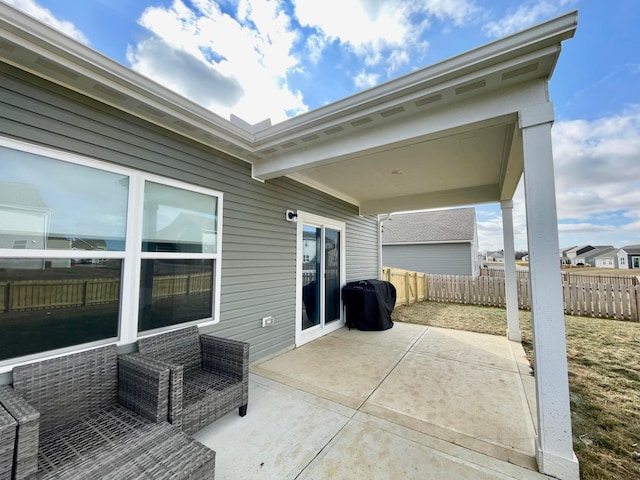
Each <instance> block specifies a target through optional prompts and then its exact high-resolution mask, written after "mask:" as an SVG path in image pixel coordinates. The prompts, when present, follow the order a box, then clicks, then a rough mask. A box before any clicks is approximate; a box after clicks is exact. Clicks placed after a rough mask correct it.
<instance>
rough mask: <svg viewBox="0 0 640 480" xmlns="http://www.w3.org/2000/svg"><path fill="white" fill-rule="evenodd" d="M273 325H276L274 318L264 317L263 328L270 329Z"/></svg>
mask: <svg viewBox="0 0 640 480" xmlns="http://www.w3.org/2000/svg"><path fill="white" fill-rule="evenodd" d="M273 324H274V320H273V317H264V318H263V319H262V326H263V327H270V326H271V325H273Z"/></svg>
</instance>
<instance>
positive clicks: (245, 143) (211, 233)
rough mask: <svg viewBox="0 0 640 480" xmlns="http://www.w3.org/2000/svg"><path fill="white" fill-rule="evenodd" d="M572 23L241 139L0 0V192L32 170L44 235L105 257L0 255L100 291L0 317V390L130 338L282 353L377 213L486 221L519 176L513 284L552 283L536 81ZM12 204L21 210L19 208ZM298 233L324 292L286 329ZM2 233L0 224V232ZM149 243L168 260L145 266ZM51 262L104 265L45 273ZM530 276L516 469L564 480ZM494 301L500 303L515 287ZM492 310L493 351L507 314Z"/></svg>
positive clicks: (543, 78) (315, 332)
mask: <svg viewBox="0 0 640 480" xmlns="http://www.w3.org/2000/svg"><path fill="white" fill-rule="evenodd" d="M576 28H577V12H570V13H567V14H565V15H563V16H560V17H558V18H555V19H552V20H549V21H548V22H545V23H543V24H541V25H536V26H534V27H531V28H529V29H527V30H524V31H522V32H518V33H514V34H511V35H509V36H508V37H505V38H503V39H500V40H497V41H495V42H492V43H490V44H487V45H484V46H481V47H478V48H475V49H473V50H470V51H468V52H466V53H463V54H461V55H458V56H456V57H453V58H451V59H446V60H443V61H441V62H439V63H438V64H436V65H433V66H430V67H426V68H423V69H416V70H413V71H412V72H411V73H409V74H407V75H405V76H403V77H400V78H398V79H393V80H390V81H387V82H385V83H382V84H380V85H378V86H376V87H373V88H371V89H368V90H365V91H362V92H359V93H356V94H354V95H351V96H349V97H347V98H344V99H342V100H338V101H336V102H334V103H331V104H327V105H324V106H322V107H320V108H318V109H316V110H312V111H310V112H307V113H304V114H301V115H299V116H297V117H294V118H291V119H288V120H285V121H283V122H280V123H278V124H275V125H272V124H271V122H270V121H264V122H261V123H259V124H256V125H250V124H248V123H246V122H243V121H242V120H240V119H237V118H236V117H234V116H232V117H231V119H230V120H227V119H224V118H222V117H220V116H218V115H216V114H214V113H212V112H211V111H209V110H207V109H206V108H204V107H202V106H201V105H199V104H198V103H196V102H193V101H190V100H187V99H185V98H184V97H182V96H180V95H178V94H176V93H175V92H173V91H171V90H169V89H167V88H164V87H162V86H160V85H159V84H158V83H156V82H154V81H153V80H151V79H149V78H147V77H144V76H143V75H141V74H139V73H137V72H135V71H132V70H130V69H128V68H126V67H124V66H123V65H121V64H119V63H117V62H115V61H113V60H110V59H109V58H107V57H105V56H104V55H101V54H99V53H97V52H95V51H93V50H91V49H90V48H89V47H87V46H85V45H82V44H80V43H78V42H76V41H75V40H73V39H72V38H71V37H69V36H67V35H65V34H63V33H61V32H59V31H57V30H55V29H53V28H51V27H49V26H47V25H44V24H42V23H41V22H39V21H38V20H36V19H34V18H33V17H30V16H28V15H26V14H23V13H21V12H19V11H17V10H16V9H14V8H12V7H11V6H9V5H8V4H7V3H6V2H0V111H1V112H2V114H1V115H0V159H1V161H2V170H1V171H0V175H2V180H3V181H8V182H13V183H15V182H17V181H19V180H18V179H19V178H21V175H23V174H24V172H25V171H27V172H36V173H37V174H34V175H29V179H28V183H29V184H30V185H31V186H32V188H34V189H35V190H37V191H39V192H40V193H41V194H42V192H43V191H44V190H46V191H52V192H55V195H51V196H47V197H46V198H47V202H48V203H49V201H50V200H49V199H50V198H51V201H55V202H56V205H55V210H54V208H53V207H54V205H48V207H49V208H50V209H52V211H55V212H56V218H55V222H53V221H52V225H55V230H56V232H57V233H58V234H60V235H63V234H64V235H65V236H68V237H69V238H70V236H71V235H74V234H77V236H80V237H81V238H83V239H91V238H97V239H100V238H103V239H105V246H106V248H107V250H90V249H86V250H71V251H69V250H67V249H66V248H64V247H63V248H61V249H54V250H45V249H42V248H41V249H37V250H29V251H28V252H25V251H24V250H18V249H13V248H11V247H9V248H6V247H5V248H0V257H1V258H8V259H11V260H15V259H25V258H31V259H35V260H38V261H44V267H45V269H44V270H43V271H40V270H37V271H36V270H32V271H25V270H22V271H12V270H9V269H7V270H2V269H0V282H3V283H5V282H11V281H13V280H15V279H16V278H17V277H21V278H26V279H27V280H34V283H37V282H39V281H41V280H43V279H46V280H47V282H49V283H55V282H56V281H58V282H62V283H63V284H65V285H67V284H69V285H73V284H75V285H85V286H86V292H85V293H86V295H87V296H90V295H96V294H97V293H100V291H102V290H104V293H102V294H100V295H99V296H98V300H104V299H106V300H105V301H104V302H103V303H101V302H100V301H97V302H96V303H94V304H92V305H91V307H90V308H87V307H86V306H84V305H83V301H84V300H83V299H84V298H85V297H84V295H83V292H82V291H81V289H78V288H76V290H75V293H76V294H78V295H76V296H71V297H70V300H72V304H71V305H69V302H68V300H69V299H68V298H67V303H65V304H64V306H60V307H59V308H44V307H42V306H40V305H37V306H36V307H37V308H33V310H30V311H29V321H28V322H21V321H17V319H18V315H21V314H23V312H17V313H14V312H15V310H13V309H11V310H10V311H8V312H7V311H4V312H3V313H2V320H3V321H2V322H0V383H3V384H6V383H10V381H11V379H10V375H9V373H8V372H10V370H11V369H12V368H13V367H14V366H15V365H16V364H18V363H21V362H26V361H30V360H32V359H34V358H45V357H51V356H54V355H58V354H60V353H61V352H70V351H77V350H80V349H86V348H89V347H92V346H95V345H104V344H110V343H111V344H113V343H116V344H117V345H118V347H119V350H120V352H123V353H125V352H132V351H135V349H136V342H137V340H138V338H141V337H143V336H148V335H152V334H154V333H156V332H162V331H168V330H172V329H177V328H181V327H183V326H185V325H197V326H198V328H199V330H200V331H201V332H202V333H213V334H215V335H219V336H221V337H226V338H235V339H239V340H245V341H247V342H249V343H250V361H251V362H256V361H258V360H259V359H263V358H266V357H268V356H271V355H274V354H277V353H279V352H282V351H284V350H288V349H291V348H294V347H296V346H299V345H302V344H304V343H306V342H308V341H311V340H313V339H315V338H318V337H320V336H322V335H326V334H328V333H330V332H332V331H335V330H337V329H339V328H341V327H342V326H343V325H344V318H343V316H342V314H343V308H342V304H341V300H340V288H341V287H342V286H344V285H345V284H346V283H347V282H350V281H359V280H364V279H369V278H376V277H379V275H380V269H379V266H380V263H379V262H380V260H381V251H380V243H381V242H380V240H381V239H380V233H379V231H380V226H379V215H383V214H388V213H389V212H398V211H418V210H427V209H436V208H446V207H454V206H462V205H475V204H480V203H490V202H499V203H500V204H501V208H502V209H503V213H506V212H507V211H509V210H510V209H511V208H512V199H513V196H514V194H515V191H516V189H517V186H518V185H519V184H520V180H521V178H522V177H523V175H524V176H526V177H527V180H528V181H527V182H524V190H525V195H524V197H525V206H526V209H527V212H528V214H529V215H528V216H529V217H530V218H535V219H537V221H536V222H529V223H528V225H527V229H528V233H529V248H530V249H531V250H532V251H540V252H542V254H541V255H535V256H534V257H533V258H532V263H531V265H530V268H531V271H532V273H534V272H541V273H545V272H546V273H547V274H548V275H552V276H553V277H554V278H555V273H554V269H555V268H557V269H558V274H559V266H558V265H557V264H556V263H555V261H553V262H549V259H550V258H551V259H552V260H553V258H554V257H555V254H556V252H557V250H558V244H557V242H558V235H557V217H556V210H555V198H554V190H553V157H552V136H551V126H552V124H553V121H554V108H553V103H552V102H551V98H550V96H549V89H548V84H549V80H550V78H551V76H552V74H553V71H554V68H555V66H556V65H557V64H558V60H559V58H560V52H561V51H562V48H561V46H562V42H563V41H565V40H567V39H569V38H571V37H573V35H574V34H575V30H576ZM215 90H216V89H215V88H213V89H212V91H214V92H215ZM403 174H404V176H403ZM16 201H17V203H18V206H19V207H21V208H24V209H28V207H29V204H30V200H29V199H28V198H21V197H20V198H17V200H16ZM156 207H157V208H156ZM194 212H196V213H198V214H199V215H206V216H208V217H210V218H215V223H214V224H209V225H208V227H204V228H203V229H202V230H201V231H200V232H198V233H199V234H198V235H197V236H193V235H192V233H193V232H189V235H188V236H187V237H184V236H181V235H182V234H181V233H180V232H183V233H184V232H185V228H186V229H187V230H188V229H191V228H196V227H195V226H194V224H193V222H191V225H190V226H188V227H186V226H185V224H182V225H178V226H179V227H180V228H177V229H175V230H174V231H164V232H162V229H163V228H166V227H167V226H168V225H171V224H172V223H173V222H174V221H175V222H178V223H180V222H183V220H184V217H183V219H182V220H180V219H179V217H180V215H181V214H192V213H194ZM287 212H295V214H296V216H295V217H293V218H292V216H290V215H288V214H287ZM507 215H508V214H507ZM294 220H296V221H294ZM504 224H505V225H506V226H507V228H504V229H503V231H504V232H505V233H504V235H505V237H506V236H511V237H512V236H513V232H512V229H513V225H512V222H508V221H507V222H504ZM61 225H62V226H65V229H64V230H63V229H61V228H60V227H59V226H61ZM78 226H82V228H81V229H77V228H76V227H78ZM201 227H202V226H201ZM307 228H308V229H316V232H317V234H318V235H317V236H316V238H317V242H319V245H318V244H316V251H317V252H320V255H319V258H316V266H317V268H316V274H317V278H318V279H321V280H325V281H318V282H316V285H317V288H316V290H315V292H312V293H314V294H315V295H316V298H315V299H314V300H315V302H314V304H315V305H316V306H317V307H318V308H316V309H314V312H313V318H309V319H308V320H310V321H308V322H306V323H304V322H303V319H304V315H303V310H304V305H303V264H304V258H303V257H304V247H303V231H304V230H305V229H307ZM15 230H17V229H16V227H15V225H14V222H10V223H8V224H7V223H5V222H0V234H4V235H9V236H11V235H13V236H15ZM37 233H39V231H38V232H37ZM107 235H108V236H107ZM159 237H161V238H159ZM167 237H173V238H167ZM42 238H46V237H45V236H44V235H43V236H42ZM39 239H40V237H38V240H36V241H39ZM13 240H14V241H15V240H21V239H18V238H14V239H13ZM34 240H35V237H34ZM156 240H162V242H163V243H165V244H166V243H176V244H177V245H176V248H175V249H171V248H167V249H164V248H160V249H158V248H155V249H154V248H153V247H154V245H152V244H153V243H154V242H155V241H156ZM196 240H197V241H196ZM156 243H157V242H156ZM187 243H188V244H189V248H188V249H187V250H188V251H183V249H182V246H183V245H185V244H187ZM12 244H13V241H12ZM155 246H156V247H157V245H155ZM159 250H171V251H159ZM52 257H55V258H56V259H64V258H78V259H81V260H91V261H93V260H96V259H97V260H100V259H106V260H107V261H106V262H104V263H100V264H94V263H91V264H84V263H83V264H80V265H78V264H76V265H74V266H73V267H72V268H65V269H62V268H61V269H51V268H47V263H46V261H47V259H49V258H52ZM71 277H73V278H71ZM160 277H161V278H160ZM191 277H193V278H211V279H212V280H211V282H210V285H211V286H212V289H211V294H202V289H197V290H196V292H195V293H194V294H193V295H191V294H190V288H189V283H188V279H189V278H191ZM545 278H547V277H545V275H531V287H532V288H531V292H532V295H533V298H532V301H531V308H532V319H533V322H532V325H533V329H534V332H535V338H536V341H535V342H534V345H533V348H534V352H533V353H534V357H535V358H536V382H535V383H536V392H537V397H538V398H541V399H551V401H545V402H541V404H540V405H538V408H537V416H538V425H539V429H540V432H539V437H538V438H539V439H540V441H539V442H537V443H536V452H535V454H536V458H537V459H538V464H539V465H541V468H542V470H543V473H545V474H548V475H550V476H554V477H563V478H572V479H574V478H577V473H578V464H577V460H576V457H575V454H574V452H573V449H572V439H571V423H570V422H571V416H570V411H569V405H570V402H569V388H568V382H567V378H568V373H567V367H566V361H564V359H566V348H565V343H564V338H565V331H564V323H563V318H564V313H563V310H562V301H561V296H562V292H560V291H557V289H555V288H554V285H551V284H549V282H546V281H545ZM88 279H89V280H91V282H88V281H86V280H88ZM67 280H70V281H69V282H67ZM49 283H48V284H49ZM89 283H91V285H89ZM89 287H91V288H89ZM205 290H206V289H205ZM507 291H508V292H509V291H511V293H508V295H510V300H515V298H514V295H515V294H516V293H517V290H516V289H515V288H513V289H511V290H509V289H507ZM198 292H199V293H198ZM67 297H69V296H68V295H67ZM3 300H4V299H3ZM45 301H46V299H45V300H43V302H45ZM52 301H56V300H55V299H53V300H52ZM509 305H514V302H507V317H508V323H509V325H510V326H509V333H510V335H515V334H516V333H519V326H518V318H517V313H518V312H517V302H515V306H516V309H513V308H509ZM31 306H33V305H31ZM514 314H515V315H514ZM14 315H15V316H14ZM269 317H271V318H270V321H269V322H265V321H263V319H266V318H269ZM20 318H21V317H20ZM311 320H312V321H311ZM542 346H544V349H542ZM566 472H570V475H566V474H565V473H566Z"/></svg>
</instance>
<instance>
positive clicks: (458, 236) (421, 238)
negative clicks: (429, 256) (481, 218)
mask: <svg viewBox="0 0 640 480" xmlns="http://www.w3.org/2000/svg"><path fill="white" fill-rule="evenodd" d="M475 224H476V209H475V208H457V209H453V210H436V211H431V212H418V213H401V214H394V215H392V216H391V219H390V220H385V221H384V223H383V229H382V243H383V244H389V243H426V242H449V241H459V242H471V241H472V240H473V237H474V234H475V229H476V227H475Z"/></svg>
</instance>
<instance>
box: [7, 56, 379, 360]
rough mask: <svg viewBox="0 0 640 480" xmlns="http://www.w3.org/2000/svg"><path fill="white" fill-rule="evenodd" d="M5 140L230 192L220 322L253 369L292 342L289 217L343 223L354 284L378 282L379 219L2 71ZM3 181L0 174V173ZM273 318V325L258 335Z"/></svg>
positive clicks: (292, 230) (220, 331)
mask: <svg viewBox="0 0 640 480" xmlns="http://www.w3.org/2000/svg"><path fill="white" fill-rule="evenodd" d="M0 79H1V82H0V135H2V136H4V137H8V138H14V139H18V140H23V141H25V142H30V143H34V144H39V145H43V146H47V147H52V148H56V149H60V150H64V151H67V152H72V153H77V154H80V155H84V156H87V157H90V158H93V159H97V160H102V161H106V162H109V163H113V164H117V165H122V166H125V167H129V168H134V169H137V170H141V171H146V172H151V173H154V174H157V175H162V176H165V177H168V178H173V179H177V180H181V181H184V182H189V183H192V184H195V185H201V186H203V187H207V188H211V189H214V190H218V191H221V192H223V193H224V213H223V247H222V248H223V255H222V285H221V305H220V319H221V321H220V323H219V324H217V325H214V326H212V327H208V328H207V329H206V331H207V332H210V333H214V334H216V335H220V336H224V337H228V338H235V339H239V340H244V341H248V342H250V343H251V349H250V351H251V360H252V361H255V360H257V359H259V358H261V357H264V356H266V355H270V354H273V353H276V352H279V351H282V350H283V349H286V348H289V347H292V346H293V344H294V338H295V323H294V322H295V315H296V312H295V299H296V291H295V285H296V278H295V273H296V224H295V223H292V222H287V221H286V220H285V210H286V209H294V210H298V209H299V210H304V211H306V212H310V213H314V214H316V215H322V216H325V217H329V218H332V219H336V220H339V221H343V222H345V223H346V270H347V271H346V276H347V279H348V280H347V281H352V280H361V279H365V278H375V277H376V276H377V268H378V264H377V241H378V237H377V220H376V218H375V217H359V216H358V209H357V207H356V206H354V205H351V204H349V203H346V202H343V201H341V200H338V199H336V198H334V197H331V196H329V195H326V194H324V193H322V192H320V191H318V190H314V189H311V188H309V187H307V186H305V185H302V184H300V183H298V182H295V181H293V180H291V179H287V178H279V179H275V180H271V181H268V182H266V183H260V182H258V181H256V180H253V179H252V178H251V168H250V165H249V164H247V163H245V162H242V161H240V160H238V159H235V158H233V157H230V156H228V155H225V154H223V153H220V152H217V151H216V150H213V149H210V148H208V147H205V146H202V145H201V144H199V143H196V142H193V141H190V140H187V139H185V138H183V137H181V136H179V135H177V134H175V133H172V132H169V131H166V130H163V129H161V128H159V127H157V126H155V125H153V124H150V123H148V122H145V121H143V120H141V119H138V118H136V117H134V116H131V115H128V114H126V113H123V112H120V111H118V110H116V109H113V108H111V107H109V106H107V105H104V104H102V103H99V102H96V101H94V100H92V99H89V98H87V97H84V96H82V95H79V94H77V93H75V92H72V91H69V90H66V89H63V88H61V87H59V86H57V85H54V84H51V83H49V82H47V81H45V80H42V79H39V78H37V77H35V76H32V75H30V74H28V73H25V72H23V71H20V70H17V69H14V68H13V67H11V66H8V65H6V64H2V63H0ZM0 176H1V172H0ZM269 315H270V316H273V317H274V318H275V325H274V326H272V327H268V328H262V327H261V318H262V317H265V316H269Z"/></svg>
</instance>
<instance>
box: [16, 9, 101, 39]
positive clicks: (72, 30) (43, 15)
mask: <svg viewBox="0 0 640 480" xmlns="http://www.w3.org/2000/svg"><path fill="white" fill-rule="evenodd" d="M3 1H4V2H5V3H8V4H9V5H11V6H12V7H15V8H17V9H19V10H22V11H23V12H25V13H26V14H28V15H31V16H32V17H34V18H36V19H38V20H40V21H41V22H42V23H44V24H46V25H49V26H50V27H53V28H55V29H56V30H59V31H61V32H62V33H64V34H65V35H68V36H70V37H71V38H73V39H74V40H76V41H78V42H80V43H84V44H85V45H89V39H88V38H87V37H86V36H85V34H84V33H82V32H81V31H80V30H79V29H77V28H76V26H75V25H74V24H73V23H71V22H68V21H65V20H59V19H57V18H56V17H55V16H54V15H53V13H51V11H50V10H49V9H47V8H45V7H43V6H41V5H39V4H38V3H37V2H35V1H34V0H3Z"/></svg>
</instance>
